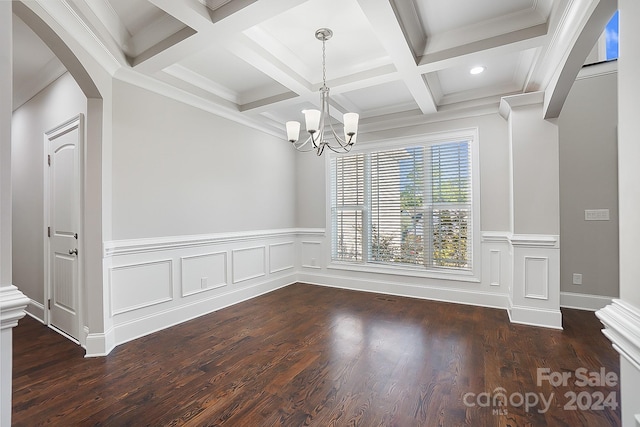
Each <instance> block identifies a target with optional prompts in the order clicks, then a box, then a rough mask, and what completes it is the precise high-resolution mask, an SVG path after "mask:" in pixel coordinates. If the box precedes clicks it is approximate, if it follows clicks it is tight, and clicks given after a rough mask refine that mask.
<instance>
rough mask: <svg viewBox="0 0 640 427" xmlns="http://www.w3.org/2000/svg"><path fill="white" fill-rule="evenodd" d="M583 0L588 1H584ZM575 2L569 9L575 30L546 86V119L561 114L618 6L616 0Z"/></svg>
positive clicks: (564, 45) (572, 26) (571, 26)
mask: <svg viewBox="0 0 640 427" xmlns="http://www.w3.org/2000/svg"><path fill="white" fill-rule="evenodd" d="M585 2H588V3H589V4H584V3H585ZM576 3H577V4H576V8H575V9H572V10H571V13H570V15H571V14H573V15H574V16H572V17H571V18H573V19H572V22H570V24H571V25H570V28H572V29H573V31H574V33H573V35H572V36H573V37H572V43H568V44H563V47H565V48H568V49H569V50H568V52H565V54H564V57H563V59H562V61H560V62H559V66H558V67H557V69H556V72H555V73H554V75H553V77H552V78H551V81H550V82H549V84H548V85H546V86H545V99H544V118H545V119H553V118H557V117H558V116H559V115H560V112H561V111H562V107H563V105H564V102H565V100H566V99H567V96H568V95H569V91H570V90H571V87H572V86H573V83H574V82H575V79H576V77H577V76H578V73H579V72H580V69H581V68H582V66H583V65H584V61H585V59H586V58H587V55H589V52H590V51H591V49H592V48H593V46H594V45H595V43H596V41H597V40H598V38H599V37H600V34H601V33H602V31H603V29H604V28H605V26H606V25H607V22H608V21H609V19H611V16H612V15H613V14H614V12H615V11H616V9H617V7H618V4H617V1H616V0H584V1H582V2H576ZM582 14H584V15H582ZM571 18H570V19H571Z"/></svg>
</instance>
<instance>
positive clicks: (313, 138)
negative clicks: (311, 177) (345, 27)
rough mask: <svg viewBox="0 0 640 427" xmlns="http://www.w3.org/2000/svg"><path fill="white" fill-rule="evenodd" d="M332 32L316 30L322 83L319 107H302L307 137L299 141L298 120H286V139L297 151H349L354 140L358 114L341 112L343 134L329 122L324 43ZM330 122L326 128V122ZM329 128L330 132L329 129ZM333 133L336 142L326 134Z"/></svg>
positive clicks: (319, 153) (325, 29)
mask: <svg viewBox="0 0 640 427" xmlns="http://www.w3.org/2000/svg"><path fill="white" fill-rule="evenodd" d="M331 36H333V31H331V30H330V29H328V28H320V29H319V30H317V31H316V38H317V39H318V40H320V41H321V42H322V87H321V88H320V105H321V110H304V111H303V113H304V119H305V125H306V128H307V132H308V133H309V137H308V138H307V139H306V140H304V141H299V137H300V122H296V121H290V122H287V123H286V126H287V139H289V142H291V144H292V145H293V146H294V147H295V149H296V150H298V151H303V152H305V151H315V152H316V154H317V155H318V156H320V155H322V153H323V151H324V149H325V148H328V149H329V150H331V151H333V152H334V153H348V152H349V151H351V147H353V144H355V142H356V133H357V132H358V118H359V116H358V114H357V113H346V114H344V116H343V124H344V138H341V137H340V136H338V134H337V133H336V131H335V129H334V128H333V124H332V123H331V113H330V111H329V105H330V102H329V88H328V87H327V68H326V49H325V43H326V42H327V40H329V39H330V38H331ZM327 125H328V126H329V127H328V129H327V128H326V126H327ZM328 131H330V132H328ZM330 137H333V139H334V140H335V142H331V141H329V140H328V138H330Z"/></svg>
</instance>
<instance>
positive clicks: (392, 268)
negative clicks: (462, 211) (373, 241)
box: [325, 128, 482, 282]
mask: <svg viewBox="0 0 640 427" xmlns="http://www.w3.org/2000/svg"><path fill="white" fill-rule="evenodd" d="M460 141H468V142H469V146H470V158H471V218H472V219H471V222H472V224H471V269H470V270H458V269H452V268H446V267H445V268H443V267H425V266H422V265H410V264H384V263H378V262H375V261H372V260H371V247H370V246H371V245H370V244H369V239H370V237H371V230H370V215H371V212H370V211H369V207H370V206H369V205H370V203H368V201H367V200H366V197H369V196H365V201H364V205H363V206H362V221H363V231H362V252H363V254H362V261H348V260H334V259H333V253H334V239H333V233H334V229H335V225H336V224H335V223H334V216H333V215H332V211H333V176H332V170H331V164H332V160H333V159H334V158H337V157H341V156H345V155H344V154H342V155H340V154H335V153H330V154H329V155H328V156H327V157H326V163H325V165H326V173H325V176H326V207H327V208H326V224H327V228H328V230H327V231H328V233H327V238H328V245H327V253H326V256H327V258H326V259H327V260H329V262H328V264H327V268H328V269H336V270H349V271H358V272H365V273H378V274H392V275H399V276H411V277H423V278H433V279H444V280H457V281H464V282H480V271H481V263H482V260H481V232H480V223H481V222H480V221H481V218H480V206H481V205H480V155H479V137H478V129H477V128H468V129H460V130H454V131H447V132H436V133H428V134H419V135H415V136H411V137H402V138H393V139H384V140H377V141H372V142H365V143H362V142H360V143H359V144H356V145H355V146H354V148H353V149H352V150H351V153H350V154H348V155H346V156H349V155H355V154H371V153H373V152H378V151H386V150H393V149H402V148H407V147H411V146H430V145H434V144H442V143H447V142H460ZM367 163H368V162H366V161H365V169H367ZM365 173H367V172H366V171H365ZM370 186H371V183H370V182H368V183H367V180H365V194H367V193H369V194H370V191H371V188H367V187H370Z"/></svg>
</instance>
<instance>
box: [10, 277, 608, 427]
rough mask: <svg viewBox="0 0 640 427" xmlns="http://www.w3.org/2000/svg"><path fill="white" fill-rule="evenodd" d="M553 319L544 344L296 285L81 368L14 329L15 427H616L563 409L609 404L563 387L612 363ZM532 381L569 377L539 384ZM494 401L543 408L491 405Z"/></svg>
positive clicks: (413, 303)
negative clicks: (542, 371)
mask: <svg viewBox="0 0 640 427" xmlns="http://www.w3.org/2000/svg"><path fill="white" fill-rule="evenodd" d="M563 317H564V330H562V331H556V330H548V329H542V328H535V327H529V326H522V325H514V324H511V323H510V322H509V319H508V316H507V315H506V313H505V312H504V310H496V309H489V308H482V307H472V306H465V305H457V304H450V303H442V302H434V301H424V300H416V299H410V298H402V297H396V296H389V295H380V294H373V293H360V292H354V291H347V290H341V289H333V288H324V287H319V286H312V285H305V284H295V285H291V286H288V287H286V288H283V289H280V290H278V291H275V292H272V293H270V294H267V295H263V296H260V297H258V298H254V299H252V300H249V301H246V302H243V303H241V304H237V305H234V306H232V307H229V308H226V309H223V310H220V311H218V312H215V313H212V314H209V315H206V316H202V317H200V318H198V319H195V320H192V321H189V322H186V323H183V324H181V325H178V326H175V327H173V328H170V329H167V330H164V331H160V332H157V333H155V334H152V335H149V336H146V337H143V338H140V339H138V340H135V341H132V342H129V343H126V344H123V345H121V346H119V347H117V348H116V349H114V350H113V351H112V353H111V354H110V355H109V356H107V357H103V358H91V359H85V358H84V357H83V350H82V349H81V348H79V347H78V346H77V345H75V344H73V343H72V342H70V341H68V340H66V339H65V338H63V337H61V336H60V335H59V334H57V333H55V332H54V331H52V330H50V329H48V328H47V327H45V326H43V325H41V324H39V323H38V322H36V321H35V320H33V319H30V318H25V319H23V320H21V321H20V324H19V326H18V327H17V328H15V329H14V349H13V351H14V371H13V373H14V378H13V387H14V394H13V423H14V425H15V426H39V425H55V426H58V425H65V426H94V425H102V426H112V425H113V426H141V425H150V426H182V425H184V426H273V425H285V426H303V425H310V426H345V425H350V426H401V427H405V426H429V427H431V426H446V427H449V426H510V427H516V426H546V425H552V426H571V427H573V426H589V427H591V426H607V427H608V426H613V427H615V426H619V425H620V410H619V408H612V407H609V406H606V407H603V408H594V409H592V408H591V407H589V408H586V409H585V408H583V409H580V408H577V409H576V410H573V409H571V408H568V407H567V403H568V398H567V396H570V395H571V393H575V394H576V395H579V394H580V393H582V399H583V402H582V403H585V402H586V400H587V399H591V398H593V397H594V396H596V394H595V393H602V394H603V396H604V395H606V396H608V395H609V394H610V393H615V396H616V402H619V401H620V398H619V393H620V390H619V386H618V385H617V383H616V384H614V385H608V386H600V385H598V386H593V385H592V386H579V385H576V378H575V375H576V371H577V370H578V369H580V368H585V369H586V370H587V371H588V372H596V371H598V372H599V371H600V370H601V369H604V370H605V371H606V372H612V373H614V374H615V375H619V361H618V355H617V353H616V352H615V351H614V350H613V349H612V348H611V345H610V343H609V342H608V340H607V339H606V338H605V337H604V336H603V335H602V333H601V332H600V329H601V325H600V322H599V321H598V319H597V318H596V317H595V315H594V313H591V312H584V311H579V310H563ZM539 368H546V369H549V372H552V373H560V374H561V373H563V372H564V373H566V374H568V375H571V376H572V377H571V379H570V381H568V382H567V384H559V385H551V384H550V383H549V382H546V381H543V382H542V384H538V376H539V372H538V369H539ZM499 393H504V396H505V397H507V398H509V397H511V398H514V397H517V396H523V397H524V396H526V395H527V394H529V397H530V398H532V396H533V394H536V395H537V396H542V397H544V398H549V399H550V400H549V402H551V403H550V407H549V408H548V410H546V411H542V410H540V409H541V408H543V406H542V405H541V404H540V403H538V404H537V405H535V406H532V407H529V408H527V407H526V406H525V405H518V401H517V400H516V401H511V402H509V401H507V406H505V407H499V406H495V405H493V403H494V400H495V399H497V397H496V395H497V394H499ZM479 396H480V397H479ZM483 396H484V397H483ZM498 397H499V396H498ZM483 399H485V400H483ZM486 399H489V401H490V402H489V403H491V404H489V405H486V404H485V403H486V402H487V400H486ZM492 399H493V400H492Z"/></svg>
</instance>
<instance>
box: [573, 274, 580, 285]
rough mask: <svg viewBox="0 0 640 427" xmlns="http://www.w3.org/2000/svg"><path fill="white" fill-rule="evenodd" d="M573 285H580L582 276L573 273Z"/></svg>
mask: <svg viewBox="0 0 640 427" xmlns="http://www.w3.org/2000/svg"><path fill="white" fill-rule="evenodd" d="M573 284H574V285H582V274H580V273H573Z"/></svg>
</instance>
